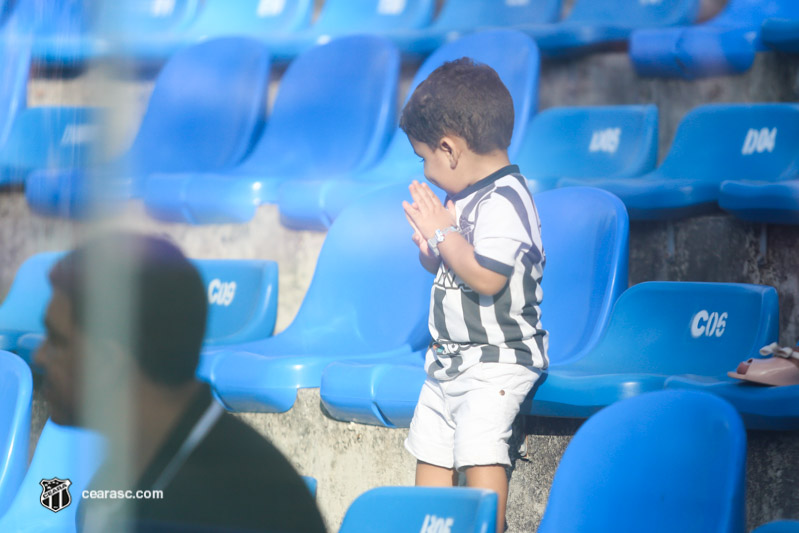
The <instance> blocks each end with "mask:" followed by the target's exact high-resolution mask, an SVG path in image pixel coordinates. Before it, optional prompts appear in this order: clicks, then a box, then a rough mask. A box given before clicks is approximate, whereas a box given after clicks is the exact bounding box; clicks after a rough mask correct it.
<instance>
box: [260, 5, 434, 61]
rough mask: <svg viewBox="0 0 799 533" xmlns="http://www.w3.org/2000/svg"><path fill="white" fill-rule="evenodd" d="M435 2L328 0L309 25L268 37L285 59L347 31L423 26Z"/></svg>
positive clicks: (278, 57) (378, 31)
mask: <svg viewBox="0 0 799 533" xmlns="http://www.w3.org/2000/svg"><path fill="white" fill-rule="evenodd" d="M435 4H436V2H435V0H325V2H324V5H323V6H322V8H321V11H320V12H319V16H318V18H317V20H316V22H315V23H314V24H313V25H312V26H311V27H310V28H308V29H306V30H300V31H295V32H293V33H284V34H274V35H271V36H266V37H265V40H266V43H267V44H268V45H269V49H270V50H271V52H272V54H273V56H274V57H275V59H276V60H282V61H286V60H289V59H291V58H293V57H295V56H298V55H300V54H302V53H303V52H305V51H307V50H309V49H310V48H312V47H313V46H315V45H317V44H324V43H327V42H328V41H330V40H331V39H333V38H336V37H342V36H344V35H352V34H366V33H369V34H377V35H380V34H384V33H387V32H391V31H397V30H412V29H417V28H424V27H426V26H428V25H429V24H430V22H431V21H432V19H433V11H434V10H435Z"/></svg>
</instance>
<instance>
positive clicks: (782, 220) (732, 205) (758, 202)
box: [719, 174, 799, 224]
mask: <svg viewBox="0 0 799 533" xmlns="http://www.w3.org/2000/svg"><path fill="white" fill-rule="evenodd" d="M719 205H720V206H721V208H722V209H724V210H725V211H729V212H730V213H732V214H734V215H735V216H736V217H738V218H742V219H744V220H751V221H754V222H765V223H771V224H799V174H797V179H793V180H786V181H780V182H778V183H768V182H758V181H724V182H722V183H721V192H720V194H719Z"/></svg>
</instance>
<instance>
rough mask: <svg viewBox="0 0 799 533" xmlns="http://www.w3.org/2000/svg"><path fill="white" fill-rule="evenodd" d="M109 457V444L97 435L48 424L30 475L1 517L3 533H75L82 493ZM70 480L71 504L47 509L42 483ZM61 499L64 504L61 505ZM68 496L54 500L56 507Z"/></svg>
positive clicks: (40, 440) (40, 437) (28, 474)
mask: <svg viewBox="0 0 799 533" xmlns="http://www.w3.org/2000/svg"><path fill="white" fill-rule="evenodd" d="M104 456H105V441H104V439H103V438H102V437H100V436H99V435H97V434H96V433H92V432H89V431H86V430H83V429H77V428H71V427H65V426H59V425H58V424H55V423H54V422H53V421H52V420H48V421H47V423H46V424H45V426H44V429H43V430H42V434H41V435H40V436H39V442H37V444H36V451H35V453H34V454H33V460H32V461H31V464H30V467H28V472H27V473H26V474H25V479H23V480H22V485H21V486H20V488H19V491H18V492H17V494H16V497H15V498H14V501H13V502H12V503H11V507H9V509H8V511H7V512H6V514H5V515H3V516H2V517H0V531H15V532H17V533H38V532H40V531H58V532H59V533H61V532H63V533H70V532H74V531H75V518H76V513H77V509H78V507H79V505H80V502H81V493H82V492H83V491H84V490H85V489H86V487H87V486H88V484H89V481H91V478H92V476H93V475H94V473H95V472H96V471H97V468H99V466H100V464H101V463H102V461H103V458H104ZM55 478H58V479H61V480H69V481H70V482H71V484H70V486H69V488H68V491H69V495H70V498H71V500H70V503H69V504H66V507H60V510H59V511H58V512H53V511H51V510H50V509H48V508H45V507H44V505H43V504H42V503H41V501H40V499H41V497H42V495H43V493H44V490H43V486H42V485H41V484H40V482H41V481H42V480H49V479H55ZM59 498H60V499H61V501H60V502H59ZM64 500H65V497H64V496H54V497H53V504H54V505H55V504H65V502H64Z"/></svg>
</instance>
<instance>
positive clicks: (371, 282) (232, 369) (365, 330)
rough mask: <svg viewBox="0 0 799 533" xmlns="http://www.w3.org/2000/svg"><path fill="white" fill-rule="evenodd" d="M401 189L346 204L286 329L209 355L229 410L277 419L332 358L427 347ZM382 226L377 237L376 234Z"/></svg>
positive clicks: (425, 295)
mask: <svg viewBox="0 0 799 533" xmlns="http://www.w3.org/2000/svg"><path fill="white" fill-rule="evenodd" d="M407 196H408V190H407V187H406V186H405V185H400V186H395V187H389V188H386V189H383V190H381V191H378V192H376V193H374V194H373V195H370V196H368V197H366V198H363V199H362V200H360V201H358V202H356V203H354V204H353V205H352V206H350V207H349V208H348V209H347V210H346V211H345V212H344V213H342V215H341V217H339V218H338V220H336V223H335V224H333V226H332V227H331V228H330V231H329V232H328V234H327V238H326V239H325V243H324V245H323V246H322V250H321V252H320V253H319V259H318V261H317V264H316V271H315V272H314V276H313V279H312V280H311V285H310V287H309V288H308V292H307V293H306V295H305V299H304V300H303V302H302V305H301V306H300V309H299V311H298V312H297V315H296V317H295V318H294V320H293V322H292V323H291V324H290V325H289V326H288V328H286V329H285V330H284V331H282V332H281V333H279V334H277V335H275V336H274V337H271V338H269V339H264V340H263V341H258V342H253V343H249V344H242V345H239V346H236V347H230V348H228V349H227V350H224V351H219V352H217V353H205V354H204V357H213V358H214V359H215V360H216V361H215V362H214V363H213V364H212V365H211V384H212V385H213V387H214V390H215V392H216V393H217V396H218V398H219V399H221V401H222V402H223V404H224V405H225V406H226V407H227V408H228V409H231V410H236V411H262V412H283V411H286V410H288V409H290V408H291V406H292V405H293V404H294V401H295V399H296V396H297V389H298V388H301V387H319V384H320V380H321V374H322V370H323V369H324V367H325V366H327V365H328V364H330V363H331V362H333V361H336V360H350V359H353V360H356V359H358V358H359V357H360V356H362V355H366V354H374V353H375V352H396V353H406V352H408V351H412V350H418V349H421V347H422V346H424V345H425V344H426V343H427V340H428V338H429V334H428V332H427V309H428V307H429V304H430V299H429V292H430V285H431V283H432V275H431V274H430V273H428V272H427V271H425V270H424V269H423V268H420V267H419V263H418V249H417V248H416V246H415V245H414V244H413V242H411V239H410V238H409V233H408V231H409V228H408V222H407V220H405V215H404V213H403V211H402V208H401V205H400V204H401V202H402V200H403V199H405V198H407ZM375 228H379V233H380V236H379V238H377V237H376V236H375V233H374V232H375Z"/></svg>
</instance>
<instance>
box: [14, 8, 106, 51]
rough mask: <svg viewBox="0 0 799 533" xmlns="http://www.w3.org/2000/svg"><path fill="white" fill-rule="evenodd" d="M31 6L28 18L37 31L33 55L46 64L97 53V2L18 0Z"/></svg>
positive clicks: (34, 32) (30, 24) (34, 31)
mask: <svg viewBox="0 0 799 533" xmlns="http://www.w3.org/2000/svg"><path fill="white" fill-rule="evenodd" d="M18 4H19V7H20V8H21V9H26V10H29V11H28V12H27V13H26V16H27V17H28V18H27V19H26V20H27V21H28V24H29V26H30V28H31V31H32V34H33V35H34V40H33V58H34V60H35V61H36V62H38V63H43V64H46V65H51V66H55V65H70V66H71V65H77V64H81V63H83V62H85V61H87V60H89V59H92V58H94V57H96V56H97V54H98V52H99V50H98V43H97V42H96V40H95V39H93V38H92V32H93V26H94V23H95V18H96V17H95V5H96V4H94V3H87V2H79V1H64V0H18Z"/></svg>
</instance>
